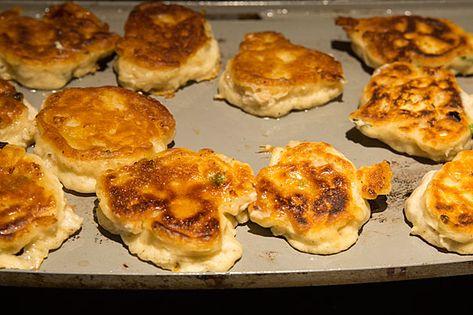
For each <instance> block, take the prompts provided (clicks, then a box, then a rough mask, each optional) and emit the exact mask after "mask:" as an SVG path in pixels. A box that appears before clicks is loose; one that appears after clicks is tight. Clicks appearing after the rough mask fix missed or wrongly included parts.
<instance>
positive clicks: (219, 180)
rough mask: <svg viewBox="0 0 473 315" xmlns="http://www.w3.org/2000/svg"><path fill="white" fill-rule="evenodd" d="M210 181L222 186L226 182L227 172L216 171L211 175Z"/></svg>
mask: <svg viewBox="0 0 473 315" xmlns="http://www.w3.org/2000/svg"><path fill="white" fill-rule="evenodd" d="M210 181H211V182H212V184H214V185H216V186H220V185H222V184H223V183H225V174H223V173H215V174H212V175H211V176H210Z"/></svg>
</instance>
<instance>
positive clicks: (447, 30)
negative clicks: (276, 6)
mask: <svg viewBox="0 0 473 315" xmlns="http://www.w3.org/2000/svg"><path fill="white" fill-rule="evenodd" d="M335 23H336V25H339V26H342V27H343V29H344V31H345V32H346V33H347V34H348V36H349V37H350V38H351V39H352V41H355V42H357V44H361V45H362V46H363V49H364V50H365V51H366V52H367V53H368V55H369V56H371V58H372V59H373V60H376V61H377V62H378V63H379V65H381V64H385V63H391V62H394V61H411V62H414V63H418V64H422V65H428V66H442V65H444V64H447V63H449V62H450V61H452V60H453V59H454V58H455V57H458V56H464V55H471V54H472V53H473V46H472V42H473V36H472V35H471V34H469V33H467V32H465V31H464V30H463V29H462V28H460V27H459V26H458V25H456V24H455V23H453V22H452V21H450V20H447V19H443V18H433V17H423V16H417V15H410V16H406V15H402V16H383V17H380V16H377V17H371V18H360V19H355V18H351V17H343V16H340V17H337V18H336V20H335Z"/></svg>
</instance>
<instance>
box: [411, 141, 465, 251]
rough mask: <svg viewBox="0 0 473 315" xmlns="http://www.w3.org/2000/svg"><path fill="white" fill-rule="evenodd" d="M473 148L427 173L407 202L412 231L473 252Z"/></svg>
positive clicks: (433, 241) (443, 245) (440, 244)
mask: <svg viewBox="0 0 473 315" xmlns="http://www.w3.org/2000/svg"><path fill="white" fill-rule="evenodd" d="M472 165H473V151H471V150H465V151H462V152H460V153H458V154H457V156H456V157H455V158H454V159H453V160H452V161H450V162H447V163H445V164H444V165H443V166H442V167H441V168H440V169H439V170H433V171H430V172H428V173H427V174H425V176H424V177H423V179H422V182H421V183H420V185H419V186H418V187H417V188H416V189H415V190H414V192H413V193H412V194H411V196H409V198H408V199H407V200H406V203H405V214H406V218H407V219H408V220H409V222H411V223H412V229H411V234H413V235H419V236H420V237H422V238H423V239H424V240H425V241H427V242H429V243H430V244H432V245H434V246H437V247H440V248H444V249H446V250H448V251H451V252H457V253H460V254H473V194H472V191H473V173H472Z"/></svg>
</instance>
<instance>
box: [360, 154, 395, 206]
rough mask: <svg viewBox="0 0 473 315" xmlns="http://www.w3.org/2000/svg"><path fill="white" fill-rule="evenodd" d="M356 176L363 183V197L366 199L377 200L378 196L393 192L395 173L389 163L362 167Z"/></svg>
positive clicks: (384, 162)
mask: <svg viewBox="0 0 473 315" xmlns="http://www.w3.org/2000/svg"><path fill="white" fill-rule="evenodd" d="M356 175H357V177H358V180H359V181H360V183H361V195H362V197H363V198H364V199H376V198H377V197H378V195H387V194H388V193H389V192H391V181H392V177H393V173H392V170H391V166H390V165H389V163H388V162H387V161H383V162H381V163H378V164H375V165H372V166H364V167H360V168H359V169H358V170H357V172H356Z"/></svg>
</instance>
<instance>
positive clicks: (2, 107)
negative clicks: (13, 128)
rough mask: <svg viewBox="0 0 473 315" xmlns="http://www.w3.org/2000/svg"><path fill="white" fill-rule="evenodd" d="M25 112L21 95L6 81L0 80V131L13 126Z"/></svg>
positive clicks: (25, 108)
mask: <svg viewBox="0 0 473 315" xmlns="http://www.w3.org/2000/svg"><path fill="white" fill-rule="evenodd" d="M27 110H28V108H27V107H26V106H25V105H24V104H23V94H22V93H20V92H17V91H16V88H15V87H14V86H13V85H12V84H10V83H9V82H8V81H5V80H0V129H3V128H6V127H8V126H10V125H11V124H13V123H14V122H15V121H17V120H18V119H19V118H20V117H21V116H22V115H23V113H25V112H26V111H27ZM0 140H1V139H0Z"/></svg>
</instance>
